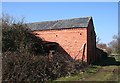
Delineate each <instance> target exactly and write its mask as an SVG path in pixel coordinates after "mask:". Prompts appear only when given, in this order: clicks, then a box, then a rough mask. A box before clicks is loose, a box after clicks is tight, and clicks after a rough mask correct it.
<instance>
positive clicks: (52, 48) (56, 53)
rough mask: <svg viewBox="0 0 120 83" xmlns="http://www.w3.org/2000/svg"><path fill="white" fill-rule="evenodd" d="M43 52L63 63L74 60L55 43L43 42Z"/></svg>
mask: <svg viewBox="0 0 120 83" xmlns="http://www.w3.org/2000/svg"><path fill="white" fill-rule="evenodd" d="M44 44H45V51H46V53H48V54H49V56H50V57H51V58H52V57H57V58H56V59H61V61H62V60H64V61H73V60H74V59H73V58H72V57H71V56H70V55H69V54H68V53H67V52H66V51H65V50H64V49H63V48H62V47H61V46H60V45H59V44H58V43H56V42H49V41H44Z"/></svg>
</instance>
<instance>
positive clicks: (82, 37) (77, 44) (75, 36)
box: [33, 28, 87, 61]
mask: <svg viewBox="0 0 120 83" xmlns="http://www.w3.org/2000/svg"><path fill="white" fill-rule="evenodd" d="M33 33H36V36H38V37H41V38H43V40H45V41H49V42H57V43H58V44H59V45H60V46H61V47H62V48H63V49H64V50H65V51H66V52H67V53H68V54H69V55H70V56H71V57H72V58H74V57H75V55H77V54H78V52H79V50H80V48H81V47H82V45H83V44H84V43H86V44H87V28H76V29H60V30H43V31H33ZM81 58H82V50H81V51H80V54H79V55H78V57H77V59H81ZM85 61H87V45H86V49H85Z"/></svg>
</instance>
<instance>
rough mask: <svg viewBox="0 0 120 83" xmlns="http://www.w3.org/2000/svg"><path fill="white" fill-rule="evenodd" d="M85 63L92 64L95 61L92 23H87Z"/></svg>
mask: <svg viewBox="0 0 120 83" xmlns="http://www.w3.org/2000/svg"><path fill="white" fill-rule="evenodd" d="M87 36H88V37H87V40H88V42H87V45H88V46H87V47H88V49H87V62H88V63H89V64H90V63H93V62H94V61H95V60H97V59H96V34H95V31H94V26H93V21H92V19H91V21H90V22H89V25H88V28H87Z"/></svg>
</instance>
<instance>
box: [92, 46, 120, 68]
mask: <svg viewBox="0 0 120 83" xmlns="http://www.w3.org/2000/svg"><path fill="white" fill-rule="evenodd" d="M96 55H97V62H95V63H93V65H99V66H110V65H116V66H120V61H116V60H115V58H114V57H112V56H109V57H108V54H107V53H106V52H104V51H103V50H101V49H99V48H97V49H96Z"/></svg>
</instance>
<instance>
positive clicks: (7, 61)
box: [2, 52, 87, 82]
mask: <svg viewBox="0 0 120 83" xmlns="http://www.w3.org/2000/svg"><path fill="white" fill-rule="evenodd" d="M55 58H56V57H54V58H53V61H51V60H49V57H48V56H34V55H31V54H29V53H28V54H25V53H18V52H5V53H3V73H2V74H3V77H2V78H3V81H39V82H47V81H48V80H54V79H56V78H58V77H61V76H66V75H72V74H76V73H79V72H80V70H81V69H83V68H84V67H86V66H87V64H86V63H84V64H81V62H80V61H73V62H71V61H63V60H60V59H57V60H56V59H55Z"/></svg>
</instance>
